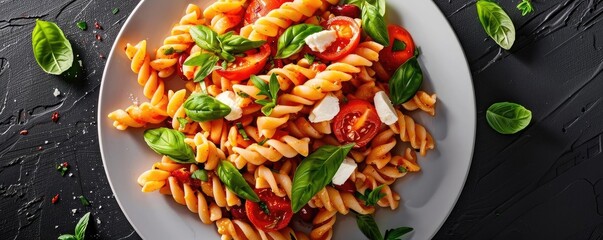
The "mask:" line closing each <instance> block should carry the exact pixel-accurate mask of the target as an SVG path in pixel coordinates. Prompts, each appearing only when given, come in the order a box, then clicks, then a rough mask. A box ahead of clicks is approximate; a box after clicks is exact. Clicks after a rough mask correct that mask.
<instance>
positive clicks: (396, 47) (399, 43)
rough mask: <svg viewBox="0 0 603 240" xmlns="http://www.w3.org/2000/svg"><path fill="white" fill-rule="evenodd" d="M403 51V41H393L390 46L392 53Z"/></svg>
mask: <svg viewBox="0 0 603 240" xmlns="http://www.w3.org/2000/svg"><path fill="white" fill-rule="evenodd" d="M404 50H406V43H405V42H403V41H400V40H398V39H394V45H393V46H392V51H394V52H398V51H404Z"/></svg>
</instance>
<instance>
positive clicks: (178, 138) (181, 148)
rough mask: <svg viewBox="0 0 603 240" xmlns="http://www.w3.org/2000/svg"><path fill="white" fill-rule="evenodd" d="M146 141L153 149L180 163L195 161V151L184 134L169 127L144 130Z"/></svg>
mask: <svg viewBox="0 0 603 240" xmlns="http://www.w3.org/2000/svg"><path fill="white" fill-rule="evenodd" d="M144 141H145V142H146V143H147V145H149V147H150V148H151V149H153V151H155V152H156V153H158V154H161V155H165V156H168V157H169V158H170V159H172V160H174V161H176V162H179V163H194V162H195V153H194V152H193V149H192V148H191V146H189V145H188V144H186V143H185V142H184V134H183V133H181V132H178V131H176V130H173V129H169V128H155V129H147V130H146V131H144Z"/></svg>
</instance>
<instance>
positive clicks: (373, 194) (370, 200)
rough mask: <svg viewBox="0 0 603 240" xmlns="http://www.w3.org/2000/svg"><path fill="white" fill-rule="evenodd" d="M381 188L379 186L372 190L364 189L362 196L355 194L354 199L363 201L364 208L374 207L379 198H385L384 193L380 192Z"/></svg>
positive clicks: (381, 186)
mask: <svg viewBox="0 0 603 240" xmlns="http://www.w3.org/2000/svg"><path fill="white" fill-rule="evenodd" d="M382 188H383V185H380V186H378V187H376V188H375V189H373V190H371V189H366V190H365V191H364V194H361V193H359V192H356V197H358V199H360V200H362V201H364V205H366V206H375V205H376V204H377V202H378V201H379V200H380V199H381V198H383V197H385V193H382V192H381V189H382Z"/></svg>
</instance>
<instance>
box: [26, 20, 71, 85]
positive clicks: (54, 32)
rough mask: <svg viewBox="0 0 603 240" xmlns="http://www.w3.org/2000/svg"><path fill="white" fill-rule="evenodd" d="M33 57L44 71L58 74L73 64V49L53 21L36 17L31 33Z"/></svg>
mask: <svg viewBox="0 0 603 240" xmlns="http://www.w3.org/2000/svg"><path fill="white" fill-rule="evenodd" d="M31 43H32V48H33V53H34V57H35V58H36V62H38V65H40V67H41V68H42V70H44V72H46V73H50V74H54V75H60V74H61V73H63V72H65V71H67V69H69V68H71V65H72V64H73V49H72V48H71V43H69V40H68V39H67V38H66V37H65V34H63V31H61V29H60V28H59V26H57V25H56V24H55V23H53V22H47V21H43V20H40V19H36V26H35V27H34V29H33V32H32V33H31Z"/></svg>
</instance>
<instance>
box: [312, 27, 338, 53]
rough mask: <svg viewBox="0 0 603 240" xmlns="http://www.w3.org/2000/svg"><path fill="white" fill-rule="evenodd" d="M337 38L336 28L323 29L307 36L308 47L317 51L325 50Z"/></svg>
mask: <svg viewBox="0 0 603 240" xmlns="http://www.w3.org/2000/svg"><path fill="white" fill-rule="evenodd" d="M335 40H337V32H336V31H335V30H323V31H320V32H317V33H314V34H312V35H310V36H308V37H306V39H305V41H306V44H308V47H310V49H312V50H313V51H316V52H324V51H326V50H327V48H328V47H329V46H331V44H333V42H335Z"/></svg>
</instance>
